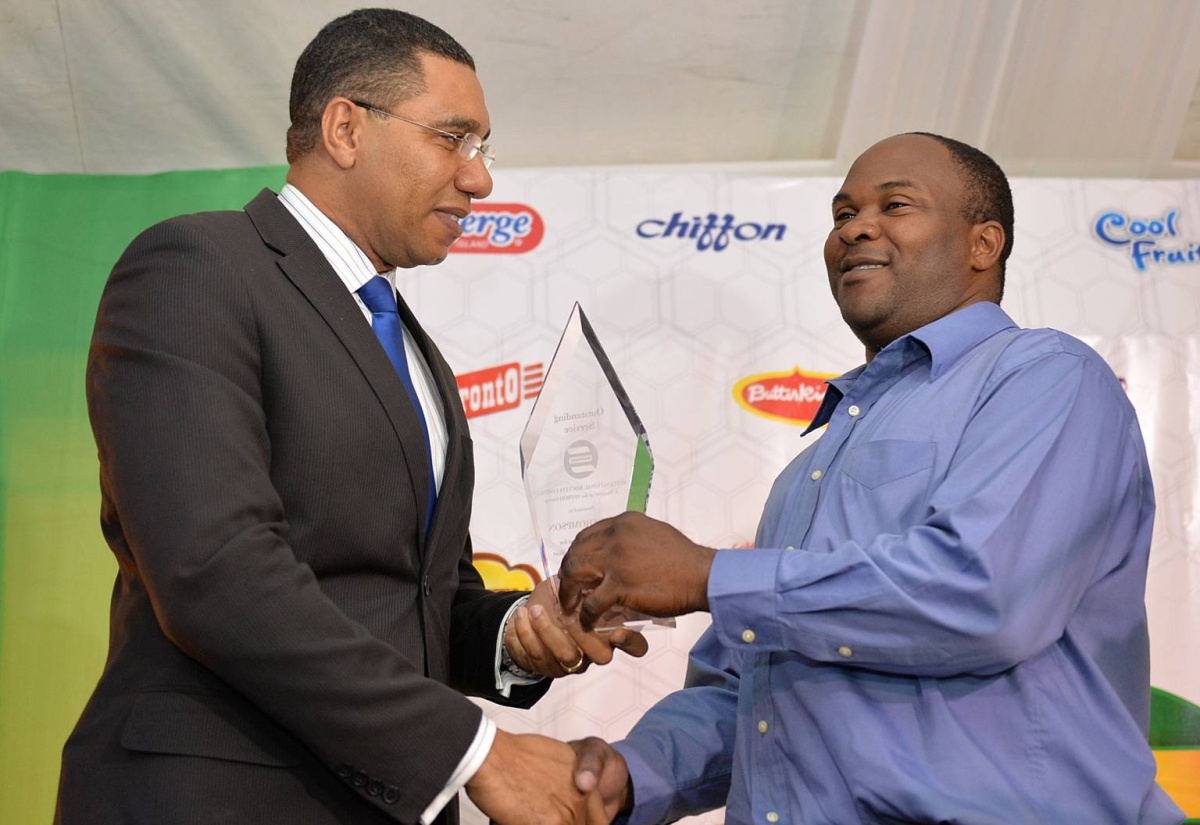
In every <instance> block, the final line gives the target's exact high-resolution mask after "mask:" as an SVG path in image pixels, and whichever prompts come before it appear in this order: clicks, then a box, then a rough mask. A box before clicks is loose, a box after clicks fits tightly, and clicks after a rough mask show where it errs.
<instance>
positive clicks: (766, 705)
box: [560, 134, 1183, 825]
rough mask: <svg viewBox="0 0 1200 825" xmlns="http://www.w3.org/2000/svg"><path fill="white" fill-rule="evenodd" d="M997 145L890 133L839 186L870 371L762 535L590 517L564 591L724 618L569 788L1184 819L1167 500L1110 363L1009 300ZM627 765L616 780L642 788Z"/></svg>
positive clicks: (646, 810)
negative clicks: (1169, 775)
mask: <svg viewBox="0 0 1200 825" xmlns="http://www.w3.org/2000/svg"><path fill="white" fill-rule="evenodd" d="M1012 238H1013V208H1012V196H1011V193H1010V191H1009V187H1008V182H1007V180H1006V178H1005V176H1004V173H1003V172H1002V171H1001V170H1000V168H999V167H998V166H997V165H996V164H995V162H994V161H992V160H991V158H989V157H987V156H986V155H984V154H983V153H982V152H979V151H978V150H976V149H974V148H972V147H970V146H966V145H965V144H962V143H959V142H957V141H953V140H949V139H947V138H943V137H940V136H935V135H928V134H906V135H899V136H895V137H892V138H889V139H887V140H884V141H881V142H880V143H878V144H876V145H875V146H873V147H872V148H871V149H869V150H868V151H867V152H865V153H864V154H863V155H862V156H860V157H859V158H858V160H856V161H855V163H854V164H853V166H852V167H851V168H850V171H849V173H848V175H847V177H846V180H845V182H844V184H843V186H842V188H841V190H840V191H839V192H838V193H837V195H835V196H834V198H833V229H832V230H831V232H830V233H829V238H828V240H827V241H826V244H825V264H826V268H827V270H828V274H829V283H830V288H831V289H832V291H833V296H834V299H835V300H836V301H837V303H838V306H839V308H840V309H841V313H842V317H843V319H844V320H845V321H846V323H847V325H848V326H849V327H850V329H851V330H852V331H853V332H854V334H855V335H856V336H857V337H858V338H859V340H860V341H862V343H863V344H864V346H865V347H866V363H865V364H864V365H863V366H860V367H858V368H857V369H854V370H851V371H850V372H848V373H846V374H845V375H843V376H841V377H840V378H837V379H834V380H832V381H830V382H829V388H828V391H827V393H826V396H825V399H824V402H823V403H822V405H821V407H820V410H819V412H818V414H817V417H816V419H815V420H814V422H813V424H812V426H811V427H810V428H809V429H810V430H812V429H816V428H819V427H822V426H824V427H826V430H825V433H824V434H823V436H822V437H821V438H820V440H819V441H817V442H816V443H814V444H812V445H810V446H809V447H808V448H807V449H806V450H805V451H804V452H803V453H801V454H800V456H798V457H797V458H796V459H795V460H794V461H793V462H792V463H791V464H790V465H789V466H788V467H787V469H786V470H784V472H783V473H782V475H780V477H779V478H778V479H777V480H776V482H775V485H774V488H773V489H772V491H771V494H770V497H769V498H768V500H767V503H766V508H765V510H764V513H763V516H762V521H761V523H760V526H759V530H758V536H757V540H756V549H755V550H752V551H744V550H714V549H711V548H706V547H702V546H700V545H697V544H695V543H693V542H691V541H690V540H689V539H687V538H686V537H684V536H683V535H682V534H681V533H679V532H678V531H676V530H675V529H674V528H672V527H670V526H669V525H666V524H663V523H661V522H657V521H654V520H653V519H649V518H646V517H645V516H640V515H637V514H625V515H622V516H619V517H617V518H615V519H609V520H606V521H602V522H599V523H597V524H596V525H594V526H592V527H590V528H588V529H587V530H585V531H583V532H582V533H580V535H579V536H578V538H577V539H576V541H575V543H574V545H573V546H572V548H571V551H570V552H569V553H568V555H567V557H566V559H565V561H564V563H563V567H562V570H561V581H562V584H561V591H560V597H561V600H562V603H563V605H564V608H565V609H566V610H568V611H573V610H576V609H578V610H579V611H580V613H579V615H580V620H581V621H582V622H583V624H584V626H585V627H588V626H590V625H591V624H592V623H593V622H594V621H595V619H596V617H597V616H600V615H603V614H604V613H605V612H606V611H607V610H608V609H609V608H610V607H612V606H614V605H624V606H627V607H630V608H634V609H637V610H641V611H644V612H647V613H651V614H654V615H678V614H681V613H687V612H691V611H695V610H707V611H709V612H710V613H711V614H712V627H711V628H710V629H709V630H708V631H707V632H706V633H705V635H704V636H703V637H702V638H701V639H700V640H699V642H698V643H697V644H696V646H695V648H694V649H693V650H692V654H691V661H690V665H689V670H688V678H687V685H686V687H684V688H683V689H682V690H680V691H677V692H675V693H673V694H671V695H669V696H667V697H666V698H665V699H663V700H662V701H661V702H660V703H659V704H658V705H656V706H655V707H654V708H652V709H651V710H650V711H649V712H648V713H647V714H646V715H645V716H644V717H643V719H642V720H641V721H640V722H639V723H638V724H637V725H636V726H635V727H634V729H633V730H632V731H631V733H630V735H629V737H628V738H627V739H625V740H624V741H622V742H619V743H617V744H616V746H615V750H613V748H611V747H609V746H608V745H606V744H605V743H603V742H601V741H600V740H598V739H589V740H585V741H584V742H582V743H576V748H577V751H578V752H579V754H580V756H579V763H578V766H577V771H578V772H577V781H578V782H579V784H580V787H581V789H585V790H587V789H590V788H592V787H595V786H597V785H598V786H599V788H600V790H601V792H602V793H603V794H604V797H605V801H606V805H607V809H608V813H609V814H610V815H612V814H615V813H616V812H617V811H618V810H620V811H623V812H624V813H627V814H628V815H629V821H630V822H633V823H651V822H663V821H668V820H671V819H675V818H678V817H680V816H684V815H687V814H692V813H697V812H700V811H704V810H708V809H712V808H716V807H720V806H721V805H725V806H726V807H727V811H726V813H727V820H726V821H727V822H728V823H731V824H732V823H755V824H756V825H758V824H759V823H777V822H783V823H803V824H804V825H824V824H825V823H828V824H829V825H847V823H860V822H861V823H902V822H945V823H949V822H953V823H970V825H990V823H1050V824H1051V825H1060V824H1062V823H1084V822H1086V823H1092V825H1096V824H1098V823H1110V824H1111V825H1129V823H1144V824H1145V825H1158V824H1159V823H1178V822H1181V821H1182V820H1183V814H1182V812H1181V811H1180V810H1179V809H1178V808H1177V807H1176V806H1175V805H1174V804H1173V803H1172V802H1171V801H1170V799H1169V798H1168V797H1167V795H1166V794H1165V793H1164V792H1163V791H1162V790H1161V788H1159V787H1158V786H1157V785H1156V784H1155V781H1154V776H1155V763H1154V759H1153V756H1152V754H1151V752H1150V749H1149V746H1148V745H1147V742H1146V726H1147V723H1148V713H1149V654H1148V643H1147V630H1146V615H1145V608H1144V590H1145V578H1146V564H1147V556H1148V553H1149V549H1150V537H1151V529H1152V525H1153V518H1154V497H1153V490H1152V487H1151V481H1150V473H1149V467H1148V465H1147V460H1146V453H1145V448H1144V445H1143V443H1142V438H1141V434H1140V432H1139V429H1138V424H1137V419H1136V416H1135V414H1134V411H1133V408H1132V406H1131V405H1130V403H1129V401H1128V400H1127V399H1126V397H1125V394H1124V393H1123V391H1122V389H1121V386H1120V384H1119V382H1118V381H1117V379H1116V377H1115V376H1114V375H1113V373H1112V371H1111V370H1110V369H1109V368H1108V366H1107V365H1106V364H1105V363H1104V362H1103V361H1102V360H1101V359H1100V357H1099V356H1097V355H1096V353H1095V352H1093V351H1092V350H1091V349H1089V348H1088V347H1087V346H1085V345H1084V344H1082V343H1081V342H1079V341H1077V340H1075V339H1073V338H1071V337H1069V336H1067V335H1064V334H1062V333H1059V332H1056V331H1053V330H1023V329H1020V328H1018V327H1017V326H1016V325H1015V324H1014V323H1013V322H1012V320H1011V319H1010V318H1009V317H1008V316H1007V315H1006V314H1005V313H1004V312H1003V311H1002V310H1001V309H1000V307H999V306H998V304H999V302H1000V298H1001V295H1002V292H1003V285H1004V267H1005V261H1006V259H1007V258H1008V255H1009V252H1010V251H1011V249H1012ZM627 777H628V778H629V780H628V781H627Z"/></svg>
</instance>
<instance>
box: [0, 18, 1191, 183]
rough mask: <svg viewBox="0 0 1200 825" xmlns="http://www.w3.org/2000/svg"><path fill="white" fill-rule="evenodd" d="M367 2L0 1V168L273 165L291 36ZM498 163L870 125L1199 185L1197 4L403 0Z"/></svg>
mask: <svg viewBox="0 0 1200 825" xmlns="http://www.w3.org/2000/svg"><path fill="white" fill-rule="evenodd" d="M370 3H371V0H308V2H305V1H304V0H0V169H18V170H24V171H29V172H88V173H140V172H157V171H163V170H171V169H197V168H226V167H239V166H260V165H273V164H281V163H283V134H284V131H285V129H286V125H287V90H288V82H289V79H290V75H291V69H292V65H293V63H294V61H295V58H296V56H297V55H298V54H299V52H300V50H301V49H302V48H303V46H304V44H305V43H306V42H307V41H308V40H309V39H310V38H311V37H312V35H313V34H314V33H315V32H316V31H317V30H318V29H319V28H320V27H321V25H323V24H324V23H325V22H327V21H328V20H330V19H332V18H333V17H335V16H337V15H339V14H341V13H343V12H346V11H349V10H350V9H353V8H356V7H359V6H362V5H368V4H370ZM399 5H400V7H402V8H405V9H407V10H410V11H413V12H415V13H417V14H420V15H422V16H424V17H427V18H428V19H430V20H432V21H433V22H435V23H438V24H439V25H441V26H442V27H444V28H445V29H447V30H448V31H449V32H450V33H451V34H453V35H454V36H455V37H457V38H458V39H459V40H460V41H461V42H462V43H463V45H465V46H466V47H467V49H468V50H469V51H471V52H472V53H473V54H474V56H475V58H476V61H477V63H478V68H479V74H480V77H481V79H482V81H483V84H484V88H485V90H486V93H487V97H488V103H489V108H490V110H491V115H492V123H493V127H494V133H493V138H494V142H495V144H496V146H497V149H498V153H499V155H500V158H501V161H500V162H501V163H503V164H504V165H505V166H510V167H511V166H563V165H607V164H645V163H696V162H702V163H722V162H755V161H794V162H801V163H804V164H805V165H806V166H807V165H812V167H813V169H814V171H816V172H818V173H821V172H827V173H830V174H840V173H841V172H843V171H844V169H845V166H846V164H847V163H848V161H849V160H850V159H852V158H853V157H854V156H855V155H857V153H858V152H859V151H861V150H862V149H863V148H865V147H866V146H868V145H870V144H871V143H873V142H874V141H875V140H877V139H879V138H881V137H884V136H886V135H888V134H893V133H895V132H900V131H908V130H915V129H920V130H926V131H935V132H940V133H943V134H947V135H951V136H954V137H958V138H960V139H962V140H965V141H967V142H969V143H974V144H976V145H979V146H981V147H983V148H984V149H986V150H987V151H989V152H990V153H992V154H993V155H994V156H995V157H996V158H997V159H998V160H999V161H1000V162H1001V163H1002V165H1004V166H1005V167H1006V169H1007V170H1008V172H1009V173H1010V174H1012V175H1021V176H1046V175H1048V176H1071V177H1193V178H1194V177H1200V85H1198V80H1200V0H848V2H833V0H741V1H740V2H738V0H724V2H717V0H657V2H654V0H644V1H643V2H634V0H607V2H603V3H587V2H578V1H573V0H489V2H479V0H459V2H448V1H447V0H436V1H435V0H411V2H405V3H401V4H399Z"/></svg>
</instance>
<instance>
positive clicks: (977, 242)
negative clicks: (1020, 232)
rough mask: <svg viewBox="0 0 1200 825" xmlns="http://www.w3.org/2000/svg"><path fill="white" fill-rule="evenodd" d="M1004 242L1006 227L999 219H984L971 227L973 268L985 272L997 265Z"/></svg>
mask: <svg viewBox="0 0 1200 825" xmlns="http://www.w3.org/2000/svg"><path fill="white" fill-rule="evenodd" d="M1004 242H1005V235H1004V227H1003V226H1001V225H1000V222H999V221H984V222H983V223H977V224H975V225H974V226H973V227H971V268H972V269H974V270H975V271H977V272H983V271H986V270H988V269H993V268H995V267H997V266H998V265H999V264H1000V255H1001V253H1002V252H1004Z"/></svg>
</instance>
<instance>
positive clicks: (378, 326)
mask: <svg viewBox="0 0 1200 825" xmlns="http://www.w3.org/2000/svg"><path fill="white" fill-rule="evenodd" d="M358 297H360V298H362V301H363V303H364V304H366V305H367V309H369V310H371V329H372V330H374V332H375V337H376V338H378V339H379V343H380V344H382V345H383V351H384V352H386V353H387V356H388V358H390V359H391V361H392V366H394V367H395V368H396V372H397V373H398V374H399V375H400V382H401V383H402V384H404V389H406V390H408V397H409V398H410V399H412V404H413V407H414V408H415V409H416V411H417V418H418V419H419V420H420V422H421V431H422V432H423V433H424V434H425V458H426V459H427V460H428V461H429V506H428V507H427V508H426V509H425V528H426V530H428V529H429V522H430V520H431V519H432V518H433V503H434V500H435V499H436V498H437V485H436V484H435V483H434V480H433V456H432V454H431V453H430V446H429V426H428V425H427V424H426V423H425V413H424V411H423V410H422V409H421V401H420V399H418V398H417V388H416V387H414V386H413V381H412V375H411V374H410V373H409V371H408V358H407V356H405V354H404V324H403V323H402V322H401V320H400V311H399V309H398V308H397V306H396V293H395V292H393V291H392V285H391V284H390V283H388V280H387V278H382V277H380V276H378V275H376V276H375V277H374V278H372V279H371V280H369V281H367V282H366V283H365V284H363V285H362V286H361V287H359V289H358Z"/></svg>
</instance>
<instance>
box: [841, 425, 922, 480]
mask: <svg viewBox="0 0 1200 825" xmlns="http://www.w3.org/2000/svg"><path fill="white" fill-rule="evenodd" d="M936 455H937V445H936V444H934V443H933V442H932V441H903V440H900V439H894V438H890V439H881V440H879V441H868V442H865V443H863V444H858V445H856V446H855V447H853V448H851V450H850V452H849V453H848V454H847V456H846V460H845V462H843V464H842V473H844V474H845V475H847V476H849V477H850V478H851V479H853V480H854V481H856V482H858V483H859V484H861V485H863V486H864V487H866V488H867V489H869V490H874V489H876V488H877V487H881V486H883V485H884V484H889V483H891V482H893V481H899V480H900V479H902V478H907V477H909V476H912V475H916V474H917V473H922V472H924V471H926V470H929V469H930V468H931V467H933V461H934V458H935V457H936Z"/></svg>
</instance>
